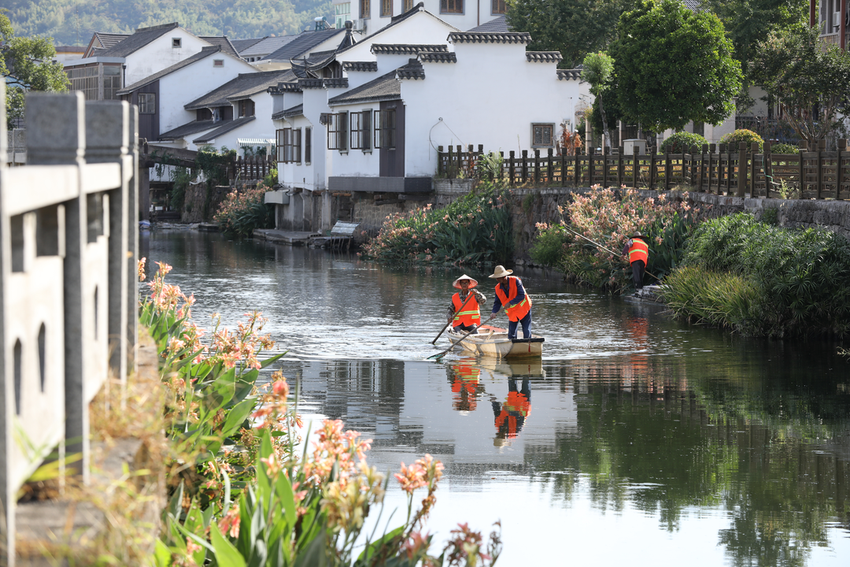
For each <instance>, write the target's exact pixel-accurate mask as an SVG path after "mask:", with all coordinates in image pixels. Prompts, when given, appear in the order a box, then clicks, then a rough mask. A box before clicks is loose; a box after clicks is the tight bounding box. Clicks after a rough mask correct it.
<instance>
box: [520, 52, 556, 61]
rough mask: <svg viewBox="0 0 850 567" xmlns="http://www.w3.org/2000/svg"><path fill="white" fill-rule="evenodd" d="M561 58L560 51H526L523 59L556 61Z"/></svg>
mask: <svg viewBox="0 0 850 567" xmlns="http://www.w3.org/2000/svg"><path fill="white" fill-rule="evenodd" d="M562 59H563V56H561V52H560V51H526V52H525V60H526V61H528V62H529V63H558V62H560V61H561V60H562Z"/></svg>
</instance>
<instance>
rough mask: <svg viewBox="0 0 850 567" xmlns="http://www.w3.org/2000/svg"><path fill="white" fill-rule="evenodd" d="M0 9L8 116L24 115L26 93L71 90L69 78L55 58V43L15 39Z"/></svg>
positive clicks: (1, 67) (1, 68)
mask: <svg viewBox="0 0 850 567" xmlns="http://www.w3.org/2000/svg"><path fill="white" fill-rule="evenodd" d="M4 12H5V10H0V75H2V76H3V78H4V79H5V81H6V114H7V116H8V117H9V118H22V117H23V115H24V95H25V93H26V92H27V91H55V92H64V91H66V90H68V84H69V83H68V77H67V76H66V75H65V71H63V69H62V64H61V63H53V62H52V59H53V57H54V56H55V55H56V49H55V48H54V47H53V40H51V39H49V38H43V37H16V36H15V31H14V29H13V28H12V24H11V22H10V21H9V18H8V17H7V16H6V14H5V13H4Z"/></svg>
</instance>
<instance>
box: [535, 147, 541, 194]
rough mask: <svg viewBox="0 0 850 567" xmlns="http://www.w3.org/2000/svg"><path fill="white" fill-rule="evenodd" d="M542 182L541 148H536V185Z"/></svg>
mask: <svg viewBox="0 0 850 567" xmlns="http://www.w3.org/2000/svg"><path fill="white" fill-rule="evenodd" d="M538 183H540V149H539V148H535V149H534V185H537V184H538Z"/></svg>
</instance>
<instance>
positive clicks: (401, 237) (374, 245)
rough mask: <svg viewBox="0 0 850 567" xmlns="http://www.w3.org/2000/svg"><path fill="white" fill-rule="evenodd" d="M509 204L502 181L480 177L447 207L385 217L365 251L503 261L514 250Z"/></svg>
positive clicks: (385, 257)
mask: <svg viewBox="0 0 850 567" xmlns="http://www.w3.org/2000/svg"><path fill="white" fill-rule="evenodd" d="M508 206H509V205H508V199H507V196H506V195H505V194H504V190H503V188H501V186H497V185H493V184H492V183H488V182H481V183H480V184H479V186H478V189H476V190H475V191H473V192H472V193H468V194H467V195H464V196H463V197H461V198H460V199H458V200H456V201H454V202H453V203H451V204H450V205H448V206H447V207H445V208H443V209H439V210H434V209H432V208H431V207H430V205H428V206H427V207H425V208H424V209H417V210H415V211H411V212H409V213H406V214H397V215H393V216H391V217H387V220H386V221H385V222H384V225H383V226H382V227H381V230H380V232H379V233H378V235H377V236H376V237H375V238H374V239H372V241H370V242H368V243H366V244H364V245H363V247H362V249H361V255H362V256H363V257H364V258H367V259H370V260H375V261H377V262H381V263H385V264H409V263H413V262H416V263H418V264H430V265H446V266H448V265H470V264H492V263H496V264H504V263H507V261H508V260H509V259H510V257H511V254H512V252H513V228H512V223H511V215H510V212H509V210H508Z"/></svg>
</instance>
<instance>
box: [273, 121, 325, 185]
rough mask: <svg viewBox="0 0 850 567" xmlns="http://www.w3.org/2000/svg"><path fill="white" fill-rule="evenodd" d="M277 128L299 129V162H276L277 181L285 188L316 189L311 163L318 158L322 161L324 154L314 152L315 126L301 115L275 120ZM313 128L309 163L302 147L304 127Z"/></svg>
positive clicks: (322, 133)
mask: <svg viewBox="0 0 850 567" xmlns="http://www.w3.org/2000/svg"><path fill="white" fill-rule="evenodd" d="M276 127H277V128H296V129H299V130H301V162H300V163H284V162H278V164H277V178H278V182H279V183H280V184H281V185H283V186H285V187H287V188H293V187H296V188H301V189H307V190H309V191H314V190H315V189H316V186H317V183H316V179H315V173H314V172H315V169H316V168H314V166H313V164H314V163H315V162H316V159H317V158H318V159H319V160H321V161H322V162H323V163H324V155H323V154H321V153H319V154H317V153H316V143H317V140H316V135H317V133H316V128H315V127H313V124H312V123H311V122H310V121H309V120H307V119H306V118H305V117H303V116H298V117H294V118H291V119H288V120H286V121H282V120H281V121H277V123H276ZM310 127H312V128H313V137H312V148H313V149H312V152H311V156H310V163H307V160H306V157H307V156H306V153H305V151H304V150H305V148H304V136H305V134H304V131H305V128H310ZM321 136H322V137H324V130H323V129H322V131H321ZM324 143H325V142H324V141H323V142H322V146H323V147H324Z"/></svg>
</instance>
